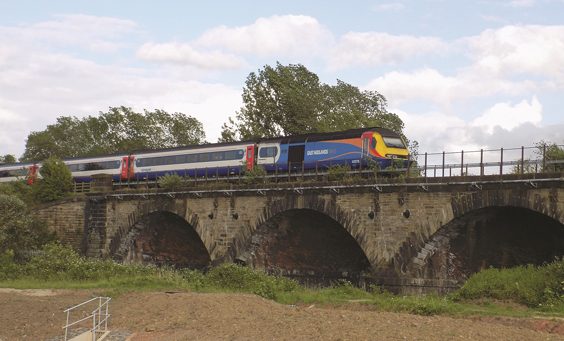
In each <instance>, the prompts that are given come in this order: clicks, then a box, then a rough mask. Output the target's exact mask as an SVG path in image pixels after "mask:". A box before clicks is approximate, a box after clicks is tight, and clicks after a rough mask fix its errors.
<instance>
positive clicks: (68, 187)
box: [34, 157, 73, 202]
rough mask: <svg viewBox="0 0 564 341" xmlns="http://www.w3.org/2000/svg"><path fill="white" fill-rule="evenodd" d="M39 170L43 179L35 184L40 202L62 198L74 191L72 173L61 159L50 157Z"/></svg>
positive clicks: (36, 195) (36, 194)
mask: <svg viewBox="0 0 564 341" xmlns="http://www.w3.org/2000/svg"><path fill="white" fill-rule="evenodd" d="M39 172H40V174H41V177H42V179H40V180H39V181H37V183H36V184H35V185H34V191H35V193H34V194H35V197H36V198H37V200H39V201H40V202H49V201H54V200H58V199H62V198H64V197H66V196H68V195H69V194H70V193H71V192H72V189H73V179H72V174H71V172H70V170H69V169H68V167H67V166H66V165H65V163H64V162H63V161H62V160H61V159H58V158H56V157H50V158H49V159H47V160H45V161H44V162H43V164H42V165H41V169H40V170H39Z"/></svg>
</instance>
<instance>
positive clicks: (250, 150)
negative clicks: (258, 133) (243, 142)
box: [245, 145, 255, 170]
mask: <svg viewBox="0 0 564 341" xmlns="http://www.w3.org/2000/svg"><path fill="white" fill-rule="evenodd" d="M245 160H247V170H253V168H254V166H255V146H254V145H252V146H247V154H246V155H245Z"/></svg>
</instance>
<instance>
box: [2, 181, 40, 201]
mask: <svg viewBox="0 0 564 341" xmlns="http://www.w3.org/2000/svg"><path fill="white" fill-rule="evenodd" d="M0 194H6V195H11V196H15V197H17V198H18V199H20V200H21V201H23V202H24V203H26V204H27V205H29V206H31V205H32V204H33V203H34V202H35V198H34V193H33V188H32V187H31V186H29V185H28V184H26V182H25V181H23V180H20V181H11V182H3V183H0Z"/></svg>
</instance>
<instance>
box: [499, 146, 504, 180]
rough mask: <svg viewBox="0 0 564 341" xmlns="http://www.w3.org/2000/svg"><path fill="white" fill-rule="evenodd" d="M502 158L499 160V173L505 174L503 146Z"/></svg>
mask: <svg viewBox="0 0 564 341" xmlns="http://www.w3.org/2000/svg"><path fill="white" fill-rule="evenodd" d="M500 151H501V152H500V156H501V160H500V162H499V175H503V147H502V148H501V149H500Z"/></svg>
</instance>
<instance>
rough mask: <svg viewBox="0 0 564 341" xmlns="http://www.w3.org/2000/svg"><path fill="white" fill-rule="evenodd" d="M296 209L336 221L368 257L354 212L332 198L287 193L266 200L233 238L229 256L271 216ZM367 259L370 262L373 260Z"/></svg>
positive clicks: (366, 247)
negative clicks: (282, 196) (280, 196)
mask: <svg viewBox="0 0 564 341" xmlns="http://www.w3.org/2000/svg"><path fill="white" fill-rule="evenodd" d="M296 209H309V210H312V211H315V212H318V213H321V214H323V215H326V216H328V217H330V218H331V219H333V220H334V221H336V222H337V223H338V224H339V225H340V226H342V227H343V229H344V230H345V231H346V232H347V233H348V234H350V235H351V236H352V237H353V239H354V240H355V241H356V242H357V244H358V246H359V247H360V249H361V250H362V252H364V254H365V255H366V256H367V257H368V255H369V253H368V252H367V250H368V247H369V246H368V243H367V239H366V235H365V233H366V232H367V231H366V230H365V229H363V227H362V226H361V224H360V222H359V221H358V219H357V217H355V215H354V213H351V212H348V211H346V210H344V209H343V208H341V207H340V206H339V205H338V204H337V203H336V201H335V200H333V199H332V198H330V199H324V198H322V197H320V196H319V195H315V194H312V195H289V196H286V197H284V198H281V199H278V200H273V201H269V202H267V204H266V205H265V207H264V208H263V209H262V211H261V212H260V213H259V215H258V217H257V218H256V219H255V221H254V222H252V223H251V224H249V225H248V226H247V227H246V228H245V229H244V231H243V233H241V234H239V236H238V237H236V238H234V240H233V245H232V247H231V258H232V259H234V258H235V257H236V256H237V255H238V254H239V253H240V251H241V250H243V249H245V248H246V247H247V246H248V245H249V243H250V242H251V237H252V234H253V233H254V232H255V231H256V229H257V228H258V227H259V226H261V225H263V224H264V223H265V222H267V221H269V220H270V219H271V218H274V217H275V216H277V215H279V214H282V213H284V212H287V211H290V210H296ZM368 259H369V262H370V264H371V265H372V264H373V261H372V260H371V259H370V258H368Z"/></svg>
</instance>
